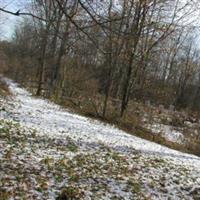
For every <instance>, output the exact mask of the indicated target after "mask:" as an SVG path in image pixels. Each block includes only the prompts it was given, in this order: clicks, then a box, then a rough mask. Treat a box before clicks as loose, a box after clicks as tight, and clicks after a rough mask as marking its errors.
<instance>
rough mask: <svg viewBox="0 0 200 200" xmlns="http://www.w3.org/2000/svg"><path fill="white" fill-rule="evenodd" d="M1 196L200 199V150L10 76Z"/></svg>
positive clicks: (0, 156) (2, 132)
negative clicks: (110, 120)
mask: <svg viewBox="0 0 200 200" xmlns="http://www.w3.org/2000/svg"><path fill="white" fill-rule="evenodd" d="M5 80H6V83H7V84H8V86H9V90H10V93H11V94H12V96H9V97H7V98H3V96H2V95H1V100H0V104H1V114H0V118H1V119H0V137H1V140H0V160H1V162H0V163H1V165H0V168H1V175H0V180H1V181H0V183H1V185H0V188H1V189H0V199H10V198H14V199H127V200H128V199H176V200H177V199H199V198H200V187H199V185H200V158H199V157H197V156H194V155H190V154H185V153H181V152H178V151H175V150H172V149H169V148H167V147H164V146H161V145H159V144H156V143H153V142H149V141H147V140H144V139H140V138H138V137H135V136H132V135H129V134H127V133H125V132H124V131H121V130H119V129H118V128H116V127H114V126H111V125H108V124H105V123H102V122H99V121H97V120H93V119H89V118H86V117H82V116H79V115H77V114H74V113H71V112H69V111H68V110H66V109H63V108H61V107H59V106H57V105H55V104H52V103H50V102H48V101H47V100H44V99H40V98H35V97H33V96H32V95H31V94H30V93H29V92H27V91H26V90H25V89H23V88H20V87H19V86H18V85H17V84H16V83H14V82H12V81H11V80H9V79H5Z"/></svg>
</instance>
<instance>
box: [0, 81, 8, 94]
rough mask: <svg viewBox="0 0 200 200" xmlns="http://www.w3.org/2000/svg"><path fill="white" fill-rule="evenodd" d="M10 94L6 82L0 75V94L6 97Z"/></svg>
mask: <svg viewBox="0 0 200 200" xmlns="http://www.w3.org/2000/svg"><path fill="white" fill-rule="evenodd" d="M9 95H10V91H9V89H8V86H7V85H6V83H5V82H4V81H3V80H2V79H1V77H0V96H3V97H6V96H9Z"/></svg>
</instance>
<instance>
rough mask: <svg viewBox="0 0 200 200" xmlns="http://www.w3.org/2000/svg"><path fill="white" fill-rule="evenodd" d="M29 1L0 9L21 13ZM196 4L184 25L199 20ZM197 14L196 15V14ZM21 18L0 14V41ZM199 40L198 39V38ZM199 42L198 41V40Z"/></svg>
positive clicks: (7, 1)
mask: <svg viewBox="0 0 200 200" xmlns="http://www.w3.org/2000/svg"><path fill="white" fill-rule="evenodd" d="M30 1H31V0H0V7H3V8H6V9H7V10H10V11H13V12H16V11H18V10H19V9H20V10H21V11H25V9H26V6H27V4H28V3H29V2H30ZM181 1H182V2H183V3H185V2H186V1H188V0H181ZM195 1H197V2H200V0H191V2H195ZM198 7H199V6H198V5H197V4H196V10H197V11H196V12H195V13H191V14H190V15H189V16H188V18H187V19H186V23H188V22H189V21H193V20H194V19H195V18H196V17H198V18H199V16H197V15H200V14H199V13H200V8H198ZM197 12H198V13H197ZM21 19H22V18H21V17H17V16H12V15H10V14H6V13H2V12H0V39H10V38H11V37H12V34H13V30H14V28H15V25H16V23H17V22H18V21H20V20H21ZM199 22H200V20H196V22H195V23H194V25H198V26H199V25H200V23H199ZM199 29H200V28H199ZM199 38H200V37H199ZM199 41H200V40H199Z"/></svg>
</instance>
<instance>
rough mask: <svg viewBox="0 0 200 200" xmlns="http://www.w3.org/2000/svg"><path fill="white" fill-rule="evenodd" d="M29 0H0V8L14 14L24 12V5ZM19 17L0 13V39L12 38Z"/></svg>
mask: <svg viewBox="0 0 200 200" xmlns="http://www.w3.org/2000/svg"><path fill="white" fill-rule="evenodd" d="M28 1H29V0H0V7H1V8H5V9H7V10H9V11H12V12H16V11H18V10H21V11H25V5H26V4H27V2H28ZM21 19H22V18H21V17H17V16H13V15H10V14H6V13H2V12H1V13H0V39H1V40H9V39H10V38H12V35H13V31H14V29H15V26H16V24H17V23H18V22H19V21H20V20H21Z"/></svg>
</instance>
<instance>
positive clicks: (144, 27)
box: [0, 0, 200, 118]
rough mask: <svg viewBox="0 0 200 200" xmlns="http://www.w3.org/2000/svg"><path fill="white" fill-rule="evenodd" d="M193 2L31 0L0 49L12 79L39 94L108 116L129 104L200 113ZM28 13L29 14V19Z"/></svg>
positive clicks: (199, 67)
mask: <svg viewBox="0 0 200 200" xmlns="http://www.w3.org/2000/svg"><path fill="white" fill-rule="evenodd" d="M197 5H198V1H197V2H195V1H189V0H188V1H180V0H118V1H116V0H32V1H31V3H30V4H29V11H27V12H20V11H17V12H11V11H8V10H6V9H0V10H1V11H3V12H7V13H9V12H10V14H14V15H16V16H20V15H23V16H26V15H29V16H26V17H24V18H23V20H21V22H20V24H18V25H17V26H16V28H15V31H14V34H13V38H12V40H11V41H9V42H5V41H2V42H1V44H0V46H1V49H2V52H4V55H5V56H6V61H7V67H6V69H5V70H4V72H5V73H7V74H8V75H9V76H11V77H12V78H14V79H15V80H17V81H19V82H23V83H24V84H25V85H27V86H31V87H32V88H34V92H35V94H36V95H43V96H45V97H48V98H52V99H54V100H56V101H65V100H70V101H72V102H73V103H74V104H75V105H77V106H80V107H81V105H82V104H83V102H86V103H88V102H90V103H91V105H92V107H93V109H94V111H95V113H96V115H98V116H99V117H102V118H105V117H106V114H107V112H108V111H109V106H110V105H111V104H112V105H115V109H116V110H117V112H118V115H119V116H121V117H122V116H123V115H124V113H125V112H126V110H127V109H128V106H129V104H130V103H131V102H132V101H134V100H137V101H142V102H145V101H151V102H152V103H153V104H163V105H165V106H169V105H174V106H175V107H176V108H189V109H195V110H196V109H200V103H199V102H200V101H199V100H200V54H199V49H198V45H196V41H197V40H196V35H197V28H198V27H195V26H194V24H195V23H194V19H193V18H192V20H191V16H193V15H194V13H195V11H196V10H195V9H197ZM30 16H31V17H30Z"/></svg>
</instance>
